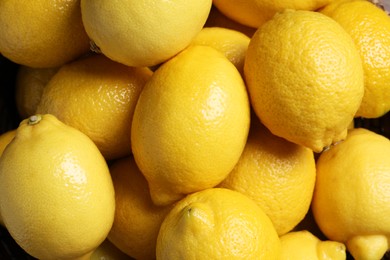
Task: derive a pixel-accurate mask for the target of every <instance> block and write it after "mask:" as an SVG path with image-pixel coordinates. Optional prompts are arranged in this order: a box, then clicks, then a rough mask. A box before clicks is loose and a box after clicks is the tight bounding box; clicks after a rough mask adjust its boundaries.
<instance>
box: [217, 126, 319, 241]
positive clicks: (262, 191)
mask: <svg viewBox="0 0 390 260" xmlns="http://www.w3.org/2000/svg"><path fill="white" fill-rule="evenodd" d="M315 179H316V167H315V161H314V155H313V151H311V150H310V149H308V148H306V147H303V146H301V145H297V144H294V143H291V142H289V141H287V140H285V139H283V138H280V137H277V136H274V135H273V134H271V133H270V132H269V131H268V130H267V129H266V127H264V126H263V125H261V124H259V123H258V122H256V121H255V120H252V128H251V129H250V133H249V137H248V141H247V143H246V146H245V149H244V151H243V152H242V154H241V157H240V159H239V161H238V162H237V164H236V165H235V167H234V169H233V170H232V171H231V172H230V174H229V175H228V176H227V177H226V178H225V179H224V180H223V182H222V183H221V184H220V185H219V187H224V188H228V189H232V190H236V191H238V192H241V193H243V194H245V195H246V196H248V197H249V198H251V199H252V200H253V201H255V202H256V203H257V205H259V206H260V208H261V209H262V210H263V211H264V212H265V213H266V214H267V215H268V217H269V218H270V219H271V221H272V223H273V225H274V226H275V229H276V231H277V232H278V235H279V236H280V235H283V234H285V233H287V232H289V231H290V230H292V229H293V228H294V227H295V226H296V225H297V224H298V223H299V222H300V221H301V220H302V219H303V218H304V217H305V215H306V213H307V212H308V210H309V207H310V203H311V199H312V196H313V190H314V184H315Z"/></svg>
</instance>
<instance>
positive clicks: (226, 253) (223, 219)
mask: <svg viewBox="0 0 390 260" xmlns="http://www.w3.org/2000/svg"><path fill="white" fill-rule="evenodd" d="M280 247H281V246H280V240H279V237H278V236H277V234H276V231H275V229H274V227H273V225H272V223H271V221H270V219H269V218H268V217H267V215H266V214H265V213H264V212H263V211H262V210H261V209H260V208H259V207H258V206H257V205H256V203H254V202H253V201H252V200H251V199H249V198H248V197H246V196H245V195H242V194H241V193H239V192H235V191H232V190H228V189H222V188H211V189H206V190H202V191H199V192H195V193H193V194H190V195H188V196H187V197H185V198H184V199H182V200H180V201H179V202H178V203H177V204H176V205H175V206H174V208H173V209H172V210H171V211H170V212H169V213H168V215H167V217H166V218H165V219H164V221H163V223H162V225H161V228H160V232H159V234H158V238H157V251H156V256H157V259H159V260H164V259H200V260H203V259H267V260H272V259H279V255H280Z"/></svg>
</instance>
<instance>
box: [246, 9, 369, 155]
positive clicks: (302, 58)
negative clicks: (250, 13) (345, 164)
mask: <svg viewBox="0 0 390 260" xmlns="http://www.w3.org/2000/svg"><path fill="white" fill-rule="evenodd" d="M244 73H245V78H246V82H247V86H248V91H249V94H250V98H251V104H252V106H253V109H254V110H255V112H256V114H257V116H258V117H259V118H260V120H261V121H262V122H263V123H264V125H265V126H266V127H267V128H268V129H270V131H271V132H272V133H273V134H275V135H277V136H280V137H283V138H285V139H287V140H289V141H291V142H294V143H297V144H301V145H303V146H306V147H309V148H311V149H312V150H313V151H315V152H320V151H321V150H322V149H323V148H324V147H326V146H329V145H331V144H332V143H334V142H337V141H339V140H342V139H344V138H345V137H346V134H347V127H348V125H349V124H350V122H351V121H352V119H353V117H354V115H355V113H356V111H357V110H358V108H359V106H360V103H361V100H362V97H363V92H364V82H363V68H362V62H361V59H360V55H359V53H358V51H357V49H356V47H355V44H354V42H353V40H352V38H351V37H350V36H349V35H348V33H347V32H346V31H345V30H344V29H343V28H342V27H341V26H340V25H339V24H338V23H337V22H335V21H334V20H332V19H331V18H329V17H327V16H325V15H323V14H320V13H317V12H311V11H294V10H286V11H284V12H282V13H279V14H277V15H275V16H274V18H273V19H271V20H270V21H268V22H267V23H266V24H264V25H263V26H261V27H260V28H259V29H258V30H257V32H256V33H255V35H254V36H253V37H252V39H251V41H250V43H249V47H248V50H247V55H246V60H245V65H244Z"/></svg>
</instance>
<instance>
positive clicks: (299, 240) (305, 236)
mask: <svg viewBox="0 0 390 260" xmlns="http://www.w3.org/2000/svg"><path fill="white" fill-rule="evenodd" d="M280 242H281V244H282V250H281V252H282V253H281V255H282V257H281V258H280V259H282V260H290V259H291V260H296V259H308V260H309V259H310V260H326V259H331V260H345V259H346V258H347V254H346V249H345V245H344V244H343V243H340V242H336V241H330V240H327V241H321V240H320V239H318V238H317V237H316V236H314V235H313V234H312V233H310V232H309V231H307V230H302V231H295V232H289V233H287V234H284V235H283V236H281V237H280Z"/></svg>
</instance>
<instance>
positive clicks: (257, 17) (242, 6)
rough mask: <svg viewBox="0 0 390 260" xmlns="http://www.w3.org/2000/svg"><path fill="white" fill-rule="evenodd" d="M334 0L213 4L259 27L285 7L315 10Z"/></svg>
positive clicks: (221, 1) (222, 0)
mask: <svg viewBox="0 0 390 260" xmlns="http://www.w3.org/2000/svg"><path fill="white" fill-rule="evenodd" d="M332 1H333V0H298V1H297V0H295V1H293V0H282V1H272V0H246V1H237V0H214V1H213V4H214V5H215V6H216V7H217V8H218V9H219V10H220V11H221V12H222V13H223V14H225V15H226V16H227V17H229V18H230V19H232V20H234V21H236V22H239V23H241V24H244V25H246V26H250V27H253V28H259V27H260V26H261V25H263V24H264V23H265V22H266V21H268V20H270V19H271V18H272V17H273V16H274V15H275V14H276V13H278V12H280V11H283V10H285V9H295V10H310V11H314V10H317V9H318V8H320V7H322V6H325V5H326V4H327V3H330V2H332Z"/></svg>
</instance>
